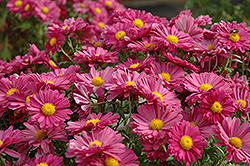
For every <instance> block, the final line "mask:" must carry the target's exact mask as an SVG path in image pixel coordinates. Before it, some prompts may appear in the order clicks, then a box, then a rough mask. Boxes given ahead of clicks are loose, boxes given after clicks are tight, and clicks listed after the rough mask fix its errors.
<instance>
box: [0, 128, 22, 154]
mask: <svg viewBox="0 0 250 166" xmlns="http://www.w3.org/2000/svg"><path fill="white" fill-rule="evenodd" d="M22 139H23V137H22V135H21V131H20V130H18V129H17V130H13V126H10V127H9V128H8V129H7V130H5V131H3V130H0V153H7V154H8V155H10V156H12V157H15V158H19V157H20V154H19V153H17V152H16V151H14V150H13V149H8V148H7V146H9V145H11V144H15V143H18V142H20V141H21V140H22Z"/></svg>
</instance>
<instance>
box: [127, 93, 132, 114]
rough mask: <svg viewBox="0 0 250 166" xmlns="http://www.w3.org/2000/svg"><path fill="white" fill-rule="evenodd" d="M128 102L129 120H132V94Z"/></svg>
mask: <svg viewBox="0 0 250 166" xmlns="http://www.w3.org/2000/svg"><path fill="white" fill-rule="evenodd" d="M128 102H129V118H130V119H131V114H132V108H131V93H130V94H129V96H128Z"/></svg>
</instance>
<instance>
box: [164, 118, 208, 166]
mask: <svg viewBox="0 0 250 166" xmlns="http://www.w3.org/2000/svg"><path fill="white" fill-rule="evenodd" d="M168 136H169V139H168V140H167V143H168V147H167V151H168V153H169V155H170V156H173V157H174V160H176V161H180V162H183V163H185V164H186V165H187V166H188V165H189V164H191V163H192V162H196V161H197V158H202V155H201V153H202V152H203V147H205V146H207V143H206V142H205V141H206V140H205V138H204V137H203V136H202V135H201V133H200V131H199V129H198V127H195V126H194V125H191V124H190V123H189V122H185V121H183V122H181V123H180V124H179V125H176V126H174V127H173V128H172V130H171V132H169V133H168Z"/></svg>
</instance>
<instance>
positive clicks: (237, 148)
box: [214, 117, 250, 164]
mask: <svg viewBox="0 0 250 166" xmlns="http://www.w3.org/2000/svg"><path fill="white" fill-rule="evenodd" d="M240 123H241V122H240V119H238V118H235V117H234V118H233V119H231V118H230V117H227V118H225V119H224V120H223V121H222V123H221V124H220V123H218V124H217V128H216V130H215V132H216V134H215V138H216V139H218V140H221V141H222V142H216V143H215V144H214V145H216V146H227V148H226V151H227V152H228V153H227V156H226V160H227V161H231V160H233V162H234V163H235V164H238V163H239V162H240V161H242V162H244V163H246V164H250V139H249V138H250V133H249V131H250V124H249V122H248V121H245V122H244V123H243V124H242V125H240Z"/></svg>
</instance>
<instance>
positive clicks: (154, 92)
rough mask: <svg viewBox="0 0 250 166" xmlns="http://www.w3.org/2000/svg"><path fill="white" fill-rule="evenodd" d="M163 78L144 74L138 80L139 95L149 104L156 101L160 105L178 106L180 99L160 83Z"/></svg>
mask: <svg viewBox="0 0 250 166" xmlns="http://www.w3.org/2000/svg"><path fill="white" fill-rule="evenodd" d="M162 82H163V80H162V79H158V80H157V78H156V77H154V76H145V77H143V78H141V79H140V80H138V85H137V87H138V90H139V93H140V96H142V97H143V98H145V99H146V100H147V101H148V103H149V104H153V103H157V104H159V105H161V106H172V107H180V100H179V99H177V97H176V95H175V94H174V93H173V92H170V91H168V90H167V89H166V88H164V87H163V85H162Z"/></svg>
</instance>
